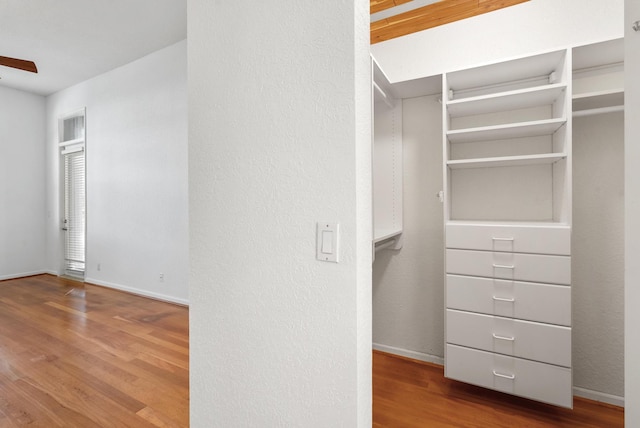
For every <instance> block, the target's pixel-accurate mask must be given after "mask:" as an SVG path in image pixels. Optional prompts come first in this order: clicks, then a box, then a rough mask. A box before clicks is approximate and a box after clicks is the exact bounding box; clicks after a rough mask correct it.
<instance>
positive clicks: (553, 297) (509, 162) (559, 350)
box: [443, 50, 573, 407]
mask: <svg viewBox="0 0 640 428" xmlns="http://www.w3.org/2000/svg"><path fill="white" fill-rule="evenodd" d="M571 58H572V56H571V51H569V50H560V51H555V52H549V53H545V54H541V55H536V56H531V57H526V58H519V59H514V60H511V61H505V62H501V63H497V64H490V65H485V66H481V67H476V68H472V69H467V70H460V71H455V72H451V73H446V74H445V75H444V76H443V134H444V136H443V141H444V151H443V153H444V183H445V192H444V196H445V197H444V204H445V208H444V210H445V231H446V232H445V236H446V238H445V242H446V266H445V269H446V301H445V307H446V309H445V311H446V323H445V325H446V327H445V329H446V331H445V340H446V344H445V375H446V376H447V377H449V378H452V379H456V380H460V381H464V382H468V383H471V384H476V385H480V386H483V387H487V388H491V389H495V390H499V391H502V392H507V393H511V394H515V395H519V396H523V397H527V398H531V399H535V400H539V401H543V402H547V403H552V404H556V405H559V406H564V407H572V405H573V394H572V369H571V367H572V363H571V121H572V106H571V94H572V89H571V88H572V81H571V70H572V67H571Z"/></svg>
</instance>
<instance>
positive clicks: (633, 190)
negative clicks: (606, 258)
mask: <svg viewBox="0 0 640 428" xmlns="http://www.w3.org/2000/svg"><path fill="white" fill-rule="evenodd" d="M638 20H640V2H638V1H637V0H626V1H625V25H624V29H625V59H624V60H625V64H624V67H625V82H624V85H625V95H624V96H625V100H624V102H625V146H624V149H625V169H624V170H625V237H626V240H625V268H626V270H625V355H624V356H625V402H626V406H625V415H624V417H625V425H626V426H628V427H637V426H640V370H638V365H639V364H640V335H639V334H638V326H640V263H638V260H640V167H639V165H638V160H639V159H640V144H638V136H639V135H640V121H638V117H640V80H638V76H640V57H639V56H638V52H640V32H635V31H633V30H632V29H631V26H632V23H633V22H635V21H638Z"/></svg>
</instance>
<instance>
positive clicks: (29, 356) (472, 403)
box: [0, 275, 624, 428]
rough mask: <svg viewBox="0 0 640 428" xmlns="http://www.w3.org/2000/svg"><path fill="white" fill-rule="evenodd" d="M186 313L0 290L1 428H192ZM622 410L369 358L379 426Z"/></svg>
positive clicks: (606, 423)
mask: <svg viewBox="0 0 640 428" xmlns="http://www.w3.org/2000/svg"><path fill="white" fill-rule="evenodd" d="M188 322H189V316H188V309H187V308H184V307H181V306H176V305H172V304H168V303H163V302H158V301H155V300H150V299H146V298H143V297H138V296H133V295H130V294H126V293H121V292H118V291H115V290H110V289H107V288H102V287H97V286H92V285H84V284H82V283H78V282H74V281H70V280H66V279H62V278H57V277H54V276H50V275H40V276H34V277H29V278H22V279H16V280H8V281H1V282H0V428H13V427H22V426H33V427H46V428H53V427H81V428H87V427H118V428H120V427H136V428H138V427H141V428H144V427H188V426H189V331H188ZM623 418H624V413H623V410H622V409H620V408H618V407H614V406H609V405H603V404H598V403H595V402H592V401H588V400H582V399H576V400H575V408H574V410H567V409H560V408H557V407H554V406H548V405H545V404H540V403H536V402H533V401H529V400H525V399H520V398H517V397H512V396H509V395H505V394H501V393H498V392H493V391H488V390H486V389H483V388H477V387H474V386H470V385H466V384H463V383H459V382H454V381H451V380H448V379H445V378H444V377H443V371H442V367H439V366H435V365H430V364H426V363H421V362H416V361H413V360H408V359H405V358H402V357H397V356H392V355H389V354H384V353H380V352H374V354H373V426H374V427H392V428H404V427H407V428H411V427H429V428H431V427H433V428H438V427H456V428H461V427H475V428H483V427H487V428H489V427H491V428H500V427H508V428H514V427H530V428H538V427H594V428H595V427H598V428H603V427H606V428H615V427H623V426H624V422H623Z"/></svg>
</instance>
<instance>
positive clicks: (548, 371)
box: [445, 345, 573, 408]
mask: <svg viewBox="0 0 640 428" xmlns="http://www.w3.org/2000/svg"><path fill="white" fill-rule="evenodd" d="M445 376H446V377H448V378H451V379H456V380H460V381H462V382H467V383H471V384H474V385H478V386H482V387H485V388H491V389H495V390H497V391H502V392H506V393H509V394H514V395H519V396H521V397H526V398H531V399H533V400H538V401H543V402H545V403H549V404H554V405H557V406H563V407H569V408H571V407H573V388H572V384H571V382H572V380H571V369H568V368H566V367H558V366H554V365H551V364H544V363H538V362H535V361H529V360H523V359H521V358H515V357H507V356H504V355H498V354H493V353H490V352H485V351H478V350H475V349H469V348H464V347H460V346H455V345H447V347H446V351H445Z"/></svg>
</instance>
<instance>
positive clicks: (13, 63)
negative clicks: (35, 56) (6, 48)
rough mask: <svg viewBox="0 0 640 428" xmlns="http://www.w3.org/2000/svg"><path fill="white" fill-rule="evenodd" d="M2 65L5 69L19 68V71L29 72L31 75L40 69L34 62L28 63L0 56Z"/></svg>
mask: <svg viewBox="0 0 640 428" xmlns="http://www.w3.org/2000/svg"><path fill="white" fill-rule="evenodd" d="M0 65H4V66H5V67H12V68H17V69H19V70H24V71H29V72H31V73H37V72H38V67H36V63H35V62H33V61H26V60H24V59H17V58H9V57H6V56H0Z"/></svg>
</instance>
